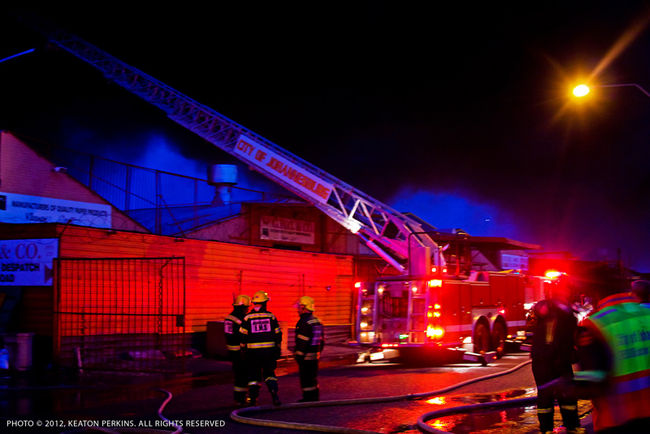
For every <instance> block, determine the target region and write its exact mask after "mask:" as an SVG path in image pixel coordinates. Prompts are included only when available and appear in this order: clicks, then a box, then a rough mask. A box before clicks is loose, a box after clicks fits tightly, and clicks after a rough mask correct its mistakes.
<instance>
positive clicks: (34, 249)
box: [0, 238, 59, 286]
mask: <svg viewBox="0 0 650 434" xmlns="http://www.w3.org/2000/svg"><path fill="white" fill-rule="evenodd" d="M58 252H59V240H58V238H43V239H28V240H0V285H2V286H49V285H52V260H53V259H54V258H56V257H57V255H58Z"/></svg>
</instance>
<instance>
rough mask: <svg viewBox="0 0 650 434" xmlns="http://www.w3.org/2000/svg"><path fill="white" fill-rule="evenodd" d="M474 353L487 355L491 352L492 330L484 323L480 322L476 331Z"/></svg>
mask: <svg viewBox="0 0 650 434" xmlns="http://www.w3.org/2000/svg"><path fill="white" fill-rule="evenodd" d="M473 342H474V352H475V353H479V354H485V353H486V352H488V351H489V350H490V329H489V328H488V326H487V324H485V323H484V322H483V321H479V323H478V324H476V328H475V329H474V339H473Z"/></svg>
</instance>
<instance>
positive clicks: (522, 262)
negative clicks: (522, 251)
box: [501, 253, 528, 270]
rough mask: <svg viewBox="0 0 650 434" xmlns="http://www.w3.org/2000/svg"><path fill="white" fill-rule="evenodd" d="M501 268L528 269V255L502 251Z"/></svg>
mask: <svg viewBox="0 0 650 434" xmlns="http://www.w3.org/2000/svg"><path fill="white" fill-rule="evenodd" d="M501 268H503V269H504V270H507V269H512V270H528V257H527V256H521V255H512V254H509V253H501Z"/></svg>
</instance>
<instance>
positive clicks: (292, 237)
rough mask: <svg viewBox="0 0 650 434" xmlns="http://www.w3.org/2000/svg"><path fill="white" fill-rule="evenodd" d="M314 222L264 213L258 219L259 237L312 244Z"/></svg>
mask: <svg viewBox="0 0 650 434" xmlns="http://www.w3.org/2000/svg"><path fill="white" fill-rule="evenodd" d="M314 228H315V224H314V222H310V221H305V220H295V219H288V218H283V217H275V216H269V215H265V216H262V217H261V219H260V239H262V240H272V241H285V242H290V243H299V244H314V233H315V230H314Z"/></svg>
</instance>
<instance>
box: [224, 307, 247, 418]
mask: <svg viewBox="0 0 650 434" xmlns="http://www.w3.org/2000/svg"><path fill="white" fill-rule="evenodd" d="M232 305H233V310H232V312H230V315H228V316H227V317H226V319H225V320H224V322H223V332H224V334H225V337H226V347H227V348H228V356H229V358H230V361H231V362H232V373H233V377H234V379H235V381H234V387H233V394H234V395H233V396H234V398H235V402H236V403H237V404H239V405H245V404H246V394H247V393H248V370H247V369H246V362H245V360H244V356H243V354H242V353H243V352H242V351H241V333H240V332H239V328H240V327H241V324H242V320H243V319H244V317H245V316H246V314H247V313H248V309H249V307H250V305H251V298H250V297H249V296H247V295H238V296H237V297H236V298H235V302H234V303H233V304H232Z"/></svg>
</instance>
